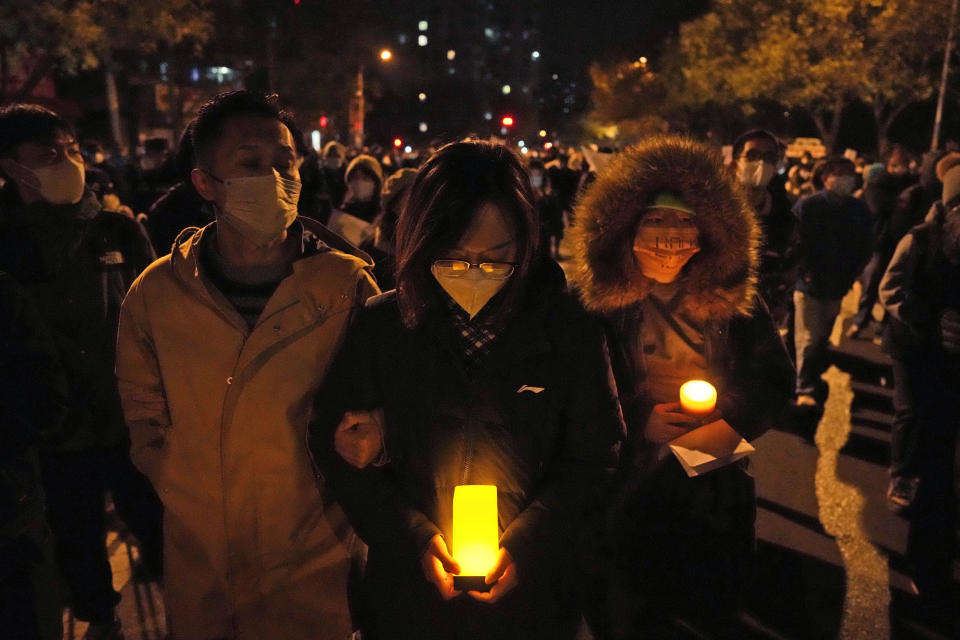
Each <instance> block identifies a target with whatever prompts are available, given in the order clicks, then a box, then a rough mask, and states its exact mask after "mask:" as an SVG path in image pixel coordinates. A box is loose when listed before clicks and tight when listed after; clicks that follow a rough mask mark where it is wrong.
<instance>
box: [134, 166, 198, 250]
mask: <svg viewBox="0 0 960 640" xmlns="http://www.w3.org/2000/svg"><path fill="white" fill-rule="evenodd" d="M211 222H213V212H212V211H211V210H210V205H209V204H207V203H206V202H204V200H203V198H201V197H200V194H199V193H197V190H196V189H195V188H194V187H193V184H191V183H190V182H180V183H178V184H176V185H174V186H172V187H170V190H169V191H167V192H166V193H165V194H163V195H162V196H160V198H159V199H158V200H157V201H156V202H154V203H153V204H152V205H151V206H150V211H149V212H148V213H147V222H146V227H147V233H148V234H150V242H152V243H153V248H154V250H155V251H156V253H157V255H158V256H165V255H167V254H168V253H170V250H171V248H172V247H173V241H174V240H176V239H177V236H179V235H180V232H181V231H183V230H184V229H186V228H188V227H197V228H202V227H205V226H207V225H208V224H210V223H211Z"/></svg>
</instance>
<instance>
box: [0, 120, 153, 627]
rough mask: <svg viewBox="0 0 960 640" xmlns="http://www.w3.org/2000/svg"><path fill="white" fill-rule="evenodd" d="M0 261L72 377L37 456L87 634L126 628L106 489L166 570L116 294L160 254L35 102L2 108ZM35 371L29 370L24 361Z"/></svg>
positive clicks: (149, 557) (149, 561)
mask: <svg viewBox="0 0 960 640" xmlns="http://www.w3.org/2000/svg"><path fill="white" fill-rule="evenodd" d="M0 172H2V174H3V177H4V178H6V179H7V183H6V185H5V186H4V188H3V191H2V193H0V270H3V271H6V272H7V273H9V274H10V275H11V276H13V278H14V279H16V280H17V281H18V282H19V283H20V284H21V285H22V286H23V288H24V289H25V290H26V291H27V293H28V294H29V295H30V297H31V298H32V302H33V303H34V306H36V307H37V308H38V309H39V311H40V313H41V315H42V316H43V319H44V321H45V323H46V324H47V326H48V328H49V329H50V333H51V336H52V338H53V342H54V344H55V345H56V347H57V351H58V356H59V358H60V361H61V362H62V363H63V365H64V367H63V368H64V371H65V372H66V374H67V382H68V385H69V387H68V388H69V407H68V414H67V418H66V420H65V421H64V424H63V426H62V427H61V428H60V429H58V430H56V432H53V433H46V434H44V441H43V446H42V450H41V454H42V455H41V467H42V472H43V481H44V490H45V493H46V496H47V517H48V520H49V522H50V526H51V530H52V531H53V534H54V539H55V544H56V554H57V562H58V563H59V565H60V569H61V572H62V573H63V576H64V578H65V581H66V582H67V584H68V586H69V588H70V591H71V592H72V594H73V602H72V603H71V610H72V612H73V614H74V615H75V616H76V617H77V618H78V619H80V620H83V621H85V622H88V623H90V625H89V630H88V632H87V636H86V637H87V638H90V639H93V638H97V639H100V638H116V637H119V634H120V633H121V632H120V622H119V620H117V619H116V618H115V615H114V607H115V605H116V604H117V602H118V601H119V599H120V597H119V594H117V593H116V592H115V591H114V589H113V580H112V577H111V569H110V563H109V561H108V558H107V554H106V548H105V545H104V540H105V537H106V523H105V516H104V494H105V493H106V492H107V491H109V492H110V493H111V494H112V496H113V501H114V504H115V505H116V506H117V511H118V512H119V513H120V515H121V516H122V517H123V519H124V521H125V522H126V523H127V525H128V526H129V527H130V529H131V530H132V531H133V532H134V534H135V535H136V536H137V538H138V539H139V540H140V542H141V552H142V557H143V558H144V559H145V561H146V562H145V566H146V568H147V569H148V570H149V571H150V572H151V573H154V574H157V575H159V573H160V572H161V571H162V567H161V566H160V565H161V560H160V517H161V506H160V503H159V501H158V500H157V497H156V495H155V494H154V493H153V490H152V489H151V487H150V485H149V483H148V482H147V480H146V479H145V478H144V477H143V476H142V475H141V474H140V473H139V472H138V471H137V470H136V468H134V467H133V465H132V464H131V463H130V458H129V444H128V434H127V431H126V427H125V426H124V421H123V414H122V411H121V408H120V398H119V397H118V395H117V387H116V380H115V379H114V376H113V360H114V350H115V340H116V328H117V321H118V317H119V314H120V304H121V302H122V301H123V296H124V295H125V294H126V292H127V289H128V288H129V286H130V284H131V283H132V282H133V281H134V279H135V278H136V277H137V276H138V275H139V274H140V272H141V271H142V270H143V269H144V268H145V267H146V266H147V265H148V264H150V262H151V261H152V260H153V258H154V254H153V251H152V249H151V248H150V243H149V241H148V240H147V238H146V235H145V234H144V232H143V229H141V227H140V226H139V225H138V224H137V223H136V222H134V221H133V220H131V219H129V218H127V217H126V216H123V215H121V214H117V213H111V212H107V211H103V210H102V208H101V206H100V203H99V202H98V201H97V198H96V196H95V195H94V194H93V193H92V192H91V191H90V190H89V189H87V188H86V185H85V184H84V178H85V174H84V165H83V159H82V157H81V155H80V149H79V146H78V145H77V141H76V137H75V136H74V133H73V130H72V128H71V127H70V125H69V124H68V123H67V122H66V121H65V120H63V118H61V117H60V116H58V115H57V114H55V113H53V112H52V111H50V110H48V109H45V108H43V107H40V106H37V105H22V104H21V105H11V106H9V107H6V108H4V109H0ZM23 373H24V374H25V375H29V374H31V373H32V372H27V371H24V372H23Z"/></svg>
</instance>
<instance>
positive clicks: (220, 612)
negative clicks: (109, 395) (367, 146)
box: [116, 91, 379, 640]
mask: <svg viewBox="0 0 960 640" xmlns="http://www.w3.org/2000/svg"><path fill="white" fill-rule="evenodd" d="M284 122H285V117H284V114H283V113H282V112H281V111H280V109H279V107H278V106H277V104H276V102H275V101H274V100H273V99H271V98H267V97H265V96H263V95H258V94H256V93H253V92H248V91H235V92H231V93H224V94H220V95H218V96H216V97H214V98H212V99H211V100H210V101H209V102H208V103H207V104H205V105H204V106H203V107H202V108H201V109H200V111H199V113H198V114H197V118H196V121H195V123H194V129H193V145H194V150H195V153H196V167H195V168H194V171H193V173H192V174H191V179H192V182H193V185H194V187H196V189H197V192H198V193H199V194H200V195H201V196H202V197H203V198H204V199H205V200H206V201H207V202H209V203H210V205H211V208H212V209H213V211H214V215H215V218H216V219H215V220H214V222H212V223H210V224H208V225H207V226H205V227H203V228H202V229H197V228H189V229H186V230H184V231H183V233H181V234H180V236H179V237H178V238H177V240H176V241H175V242H174V246H173V250H172V252H171V253H170V255H168V256H165V257H163V258H161V259H160V260H158V261H156V262H154V263H153V264H152V265H151V266H150V267H149V268H148V269H147V270H146V271H144V273H143V275H142V276H141V277H140V278H138V279H137V281H136V282H134V284H133V286H132V287H131V289H130V293H129V294H128V295H127V297H126V299H125V300H124V302H123V311H122V314H121V319H120V328H119V336H118V339H117V366H116V372H117V379H118V381H119V386H120V394H121V397H122V399H123V408H124V413H125V416H126V420H127V424H128V425H129V427H130V435H131V440H132V444H131V449H130V451H131V455H132V456H133V459H134V462H135V463H136V464H137V466H139V467H140V469H141V470H142V471H143V472H144V473H145V474H146V475H147V477H148V478H150V481H151V482H152V483H153V485H154V487H156V488H157V490H158V493H159V494H160V496H161V498H162V500H163V502H164V505H165V509H166V511H165V514H166V517H165V519H164V532H165V547H164V552H165V555H164V561H165V567H166V572H165V577H164V594H163V596H164V605H165V607H166V612H167V617H168V620H169V629H170V634H171V637H173V638H178V639H179V638H251V639H260V638H262V639H267V638H286V639H298V638H302V639H306V638H310V639H317V638H329V639H330V640H334V639H337V640H340V639H342V638H346V637H348V636H349V635H350V633H351V632H352V623H351V618H350V612H349V609H348V606H347V596H346V593H347V576H348V573H349V568H350V561H349V556H348V553H347V546H346V542H347V541H348V539H349V535H350V534H349V529H348V527H347V526H346V523H345V519H344V517H343V515H342V512H340V511H339V509H338V508H337V507H336V506H335V505H333V504H331V501H330V500H329V499H327V497H326V496H325V494H323V493H321V492H318V490H317V486H316V483H315V477H314V474H313V471H312V468H311V465H310V460H309V456H308V454H307V451H306V448H305V447H304V438H305V436H306V429H307V422H308V421H309V419H310V414H311V404H310V402H309V398H310V397H311V395H312V393H313V392H314V391H315V390H316V389H317V387H319V385H320V383H321V382H322V380H323V379H324V376H325V374H326V371H327V368H328V367H329V365H330V362H331V361H332V359H333V357H334V355H335V353H336V351H337V349H338V347H339V345H340V343H341V340H342V338H343V334H344V331H345V329H346V326H347V322H348V320H349V318H350V317H351V314H352V313H353V312H354V311H355V310H356V309H357V308H359V307H360V306H362V305H363V303H364V302H365V301H366V299H367V298H368V297H370V296H371V295H375V294H377V293H379V290H378V289H377V287H376V285H375V284H374V282H373V278H372V276H371V275H370V272H369V269H370V267H371V266H372V265H371V263H370V260H369V258H368V257H367V256H366V255H365V254H362V253H361V252H359V251H357V250H356V249H354V248H353V247H351V246H350V245H349V244H348V243H346V242H345V241H344V240H343V239H342V238H340V237H338V236H336V235H335V234H332V233H330V232H329V231H328V230H327V229H326V228H324V227H323V226H322V225H320V224H319V223H317V222H315V221H312V220H310V219H308V218H301V217H298V215H297V199H298V196H299V193H300V176H299V172H298V169H297V160H296V149H295V141H294V139H293V136H292V134H291V131H290V129H289V128H288V127H287V126H286V125H285V124H284Z"/></svg>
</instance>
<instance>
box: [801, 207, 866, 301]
mask: <svg viewBox="0 0 960 640" xmlns="http://www.w3.org/2000/svg"><path fill="white" fill-rule="evenodd" d="M793 211H794V213H795V214H796V216H797V225H798V231H799V236H800V244H799V246H798V247H797V261H798V264H799V273H798V274H797V291H802V292H803V293H805V294H807V295H810V296H812V297H814V298H821V299H826V300H839V299H841V298H842V297H843V296H845V295H846V293H847V291H849V290H850V287H851V286H853V282H854V280H856V279H857V276H859V275H860V272H861V271H862V270H863V267H864V266H865V265H866V264H867V260H869V259H870V255H871V254H872V253H873V247H874V235H873V227H872V223H871V214H870V211H869V210H868V209H867V206H866V205H865V204H864V203H863V202H862V201H860V200H858V199H856V198H854V197H851V196H844V197H842V198H840V199H837V198H836V197H835V196H833V195H831V194H829V193H828V192H827V191H826V190H823V191H819V192H817V193H815V194H813V195H809V196H807V197H805V198H802V199H801V200H800V201H799V202H797V204H796V205H795V206H794V209H793Z"/></svg>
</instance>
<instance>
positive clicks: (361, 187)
mask: <svg viewBox="0 0 960 640" xmlns="http://www.w3.org/2000/svg"><path fill="white" fill-rule="evenodd" d="M376 188H377V185H376V183H374V182H373V180H354V181H352V182H351V183H350V193H352V194H353V201H354V202H370V201H371V200H373V192H374V190H375V189H376Z"/></svg>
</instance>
